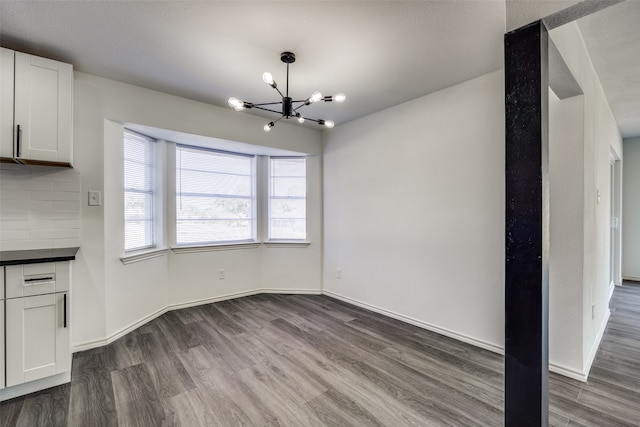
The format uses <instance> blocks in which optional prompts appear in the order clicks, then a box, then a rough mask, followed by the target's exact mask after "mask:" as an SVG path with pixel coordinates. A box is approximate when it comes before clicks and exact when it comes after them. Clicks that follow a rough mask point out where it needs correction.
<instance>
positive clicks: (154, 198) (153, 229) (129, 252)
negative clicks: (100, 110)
mask: <svg viewBox="0 0 640 427" xmlns="http://www.w3.org/2000/svg"><path fill="white" fill-rule="evenodd" d="M123 130H124V132H123V156H122V159H123V175H122V177H123V202H124V206H123V208H124V210H123V216H124V218H123V220H124V230H123V237H124V239H123V250H124V254H125V257H130V256H135V255H136V254H140V253H144V252H152V251H154V250H156V249H157V248H158V242H159V240H158V239H159V238H160V239H161V236H162V233H159V232H158V231H159V230H158V228H159V227H158V219H161V218H162V214H161V212H159V209H158V207H159V200H158V198H159V197H161V196H159V193H160V191H159V188H161V187H160V186H159V185H158V167H159V161H158V160H159V158H158V157H159V155H158V154H159V153H158V151H160V150H158V147H157V142H158V141H157V140H156V139H155V138H152V137H150V136H148V135H144V134H142V133H140V132H137V131H134V130H131V129H129V128H126V127H125V128H124V129H123ZM127 134H131V135H133V136H135V137H136V138H139V139H142V140H145V141H146V142H147V143H149V147H151V153H150V154H149V156H148V158H149V160H150V162H151V163H150V167H149V169H148V171H147V172H148V173H149V177H148V178H146V179H149V181H150V183H151V189H150V190H148V191H146V190H142V191H141V190H138V189H128V188H127V187H126V186H125V185H126V179H125V173H126V169H125V167H124V164H125V162H126V158H125V156H124V151H125V145H126V143H127ZM127 193H138V194H148V195H150V196H151V218H150V222H151V223H150V227H149V231H150V234H151V243H150V244H149V245H145V246H136V247H133V248H129V249H127V247H126V241H127V240H126V239H127V238H126V235H127V227H126V224H127V217H126V196H127Z"/></svg>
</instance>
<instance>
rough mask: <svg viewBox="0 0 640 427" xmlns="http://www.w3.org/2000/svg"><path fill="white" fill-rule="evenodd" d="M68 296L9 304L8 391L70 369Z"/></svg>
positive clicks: (18, 299) (13, 300) (60, 295)
mask: <svg viewBox="0 0 640 427" xmlns="http://www.w3.org/2000/svg"><path fill="white" fill-rule="evenodd" d="M66 299H67V293H59V294H48V295H38V296H34V297H25V298H15V299H8V300H6V311H7V313H6V326H7V327H6V355H7V361H6V367H7V369H6V372H7V378H6V385H7V387H10V386H13V385H16V384H22V383H25V382H28V381H33V380H37V379H40V378H44V377H48V376H51V375H55V374H59V373H62V372H65V371H68V370H69V369H71V352H70V347H69V328H68V319H67V312H65V309H68V307H66V305H67V304H66V302H67V301H66Z"/></svg>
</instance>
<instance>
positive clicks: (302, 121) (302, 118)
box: [298, 115, 304, 124]
mask: <svg viewBox="0 0 640 427" xmlns="http://www.w3.org/2000/svg"><path fill="white" fill-rule="evenodd" d="M298 123H300V124H302V123H304V117H302V116H300V115H299V116H298Z"/></svg>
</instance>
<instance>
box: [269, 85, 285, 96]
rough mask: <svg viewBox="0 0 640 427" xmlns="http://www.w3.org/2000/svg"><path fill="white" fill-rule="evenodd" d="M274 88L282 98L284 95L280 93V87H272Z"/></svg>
mask: <svg viewBox="0 0 640 427" xmlns="http://www.w3.org/2000/svg"><path fill="white" fill-rule="evenodd" d="M272 87H273V86H272ZM274 89H275V90H277V91H278V93H279V94H280V96H281V97H282V98H284V95H283V94H282V92H280V89H278V88H277V87H274Z"/></svg>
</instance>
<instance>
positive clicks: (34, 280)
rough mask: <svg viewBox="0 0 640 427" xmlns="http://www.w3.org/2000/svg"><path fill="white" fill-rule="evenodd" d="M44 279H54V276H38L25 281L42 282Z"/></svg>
mask: <svg viewBox="0 0 640 427" xmlns="http://www.w3.org/2000/svg"><path fill="white" fill-rule="evenodd" d="M44 280H53V277H38V278H35V279H24V281H25V282H42V281H44Z"/></svg>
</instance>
